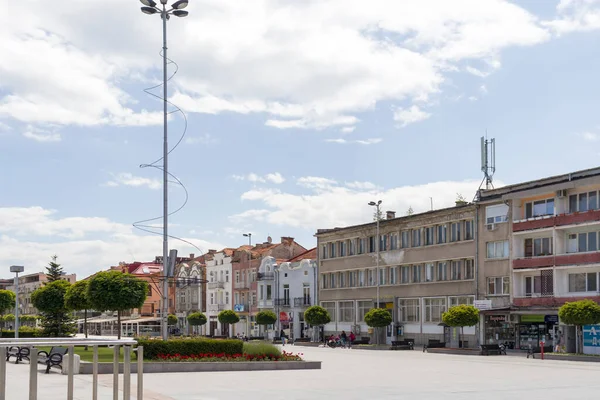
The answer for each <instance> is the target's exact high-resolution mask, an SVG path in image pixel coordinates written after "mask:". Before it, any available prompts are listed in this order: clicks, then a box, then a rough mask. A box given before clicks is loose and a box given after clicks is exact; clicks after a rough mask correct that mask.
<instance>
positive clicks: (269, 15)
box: [0, 0, 600, 275]
mask: <svg viewBox="0 0 600 400" xmlns="http://www.w3.org/2000/svg"><path fill="white" fill-rule="evenodd" d="M117 1H118V3H117ZM55 3H56V4H55V7H54V9H53V10H48V9H47V7H41V4H42V2H41V1H38V0H35V1H34V0H32V1H30V2H28V3H27V5H25V4H24V2H12V3H11V4H10V5H8V12H5V13H3V15H2V16H0V48H1V49H2V52H3V54H5V55H7V57H2V59H1V60H0V139H1V140H0V151H1V152H2V157H1V158H0V160H1V162H2V164H1V167H2V170H3V171H4V173H3V174H0V185H1V187H2V188H3V189H4V190H2V192H1V196H0V265H5V266H9V265H11V264H24V265H25V266H26V268H27V270H28V271H30V272H33V271H38V270H41V269H42V268H43V266H44V265H45V264H46V263H47V262H48V261H49V259H50V256H51V255H52V254H55V253H56V254H58V256H59V258H60V260H61V261H62V263H63V265H64V267H65V269H67V270H69V271H71V272H77V273H78V274H80V275H86V274H89V273H92V272H94V271H96V270H98V269H103V268H107V267H109V266H110V265H115V264H116V263H118V262H119V261H133V260H141V261H144V260H150V259H152V258H153V256H154V255H159V254H160V253H161V241H160V237H158V236H152V235H146V234H144V233H141V232H139V231H137V230H135V229H133V228H132V227H131V223H132V222H134V221H137V220H140V219H144V218H149V217H154V216H159V215H161V204H162V203H161V202H162V192H161V190H160V188H161V186H160V185H161V181H160V179H161V174H160V172H159V171H158V170H154V169H140V168H139V165H140V164H143V163H148V162H151V161H154V160H155V159H157V158H159V157H160V155H161V151H162V147H161V146H162V125H161V123H162V120H161V104H160V103H159V102H157V101H155V100H154V99H152V98H151V97H150V96H148V95H146V94H145V93H144V92H143V88H145V87H148V86H152V85H153V84H155V83H156V82H157V80H158V79H160V77H161V70H160V65H161V64H160V58H159V57H158V51H159V49H160V40H161V37H160V34H161V31H160V19H159V18H158V17H156V16H154V17H149V16H145V15H143V14H141V13H140V12H139V6H140V4H139V3H138V2H136V1H134V0H131V1H128V2H123V1H122V0H107V1H105V4H104V3H103V4H104V5H105V6H104V7H102V9H101V10H100V9H98V8H97V7H96V6H95V3H93V2H87V1H86V2H81V4H80V3H79V2H77V3H76V4H75V5H73V4H71V3H72V2H67V1H66V0H59V1H57V2H55ZM36 5H40V6H39V7H36ZM117 5H118V6H117ZM188 10H189V12H190V16H189V17H188V18H186V19H173V20H171V21H170V22H169V38H170V56H171V57H172V58H173V59H174V60H175V61H176V62H177V63H178V64H179V66H180V70H179V73H178V74H177V75H176V76H175V78H174V79H173V80H172V81H171V85H170V91H169V96H170V99H171V100H172V101H174V102H175V103H177V104H178V105H179V106H181V107H182V108H183V109H184V110H185V111H186V114H187V116H188V121H189V125H188V131H187V134H186V137H185V138H184V140H183V142H182V144H181V145H180V146H179V147H178V148H177V149H176V150H175V151H174V152H173V153H172V155H171V158H170V171H171V172H172V173H173V174H175V175H176V176H177V177H178V178H180V179H181V180H182V181H183V182H184V183H185V185H186V187H187V189H188V191H189V196H190V197H189V202H188V204H187V206H186V207H185V208H184V209H183V210H182V211H181V212H179V213H178V214H176V215H175V216H173V217H172V219H171V223H172V224H173V225H172V227H171V232H172V234H174V235H176V236H179V237H183V238H185V239H186V240H189V241H191V242H193V243H194V244H195V245H197V246H198V247H199V248H200V249H201V250H203V251H205V250H207V249H209V248H216V249H218V248H222V247H225V246H238V245H241V244H244V243H245V240H246V239H245V238H243V237H242V233H244V232H252V233H253V239H254V241H264V240H266V237H267V235H271V236H272V237H273V238H274V240H278V239H279V237H280V236H293V237H295V238H296V239H297V240H298V241H299V242H300V243H301V244H302V245H304V246H305V247H307V248H310V247H312V246H314V245H315V243H316V242H315V239H314V237H313V236H312V235H313V234H314V232H315V231H316V229H317V228H329V227H333V226H342V225H347V224H354V223H361V222H365V221H368V220H370V219H371V218H372V210H370V209H369V207H368V206H367V205H366V203H367V202H368V201H370V200H377V199H381V200H383V202H384V203H383V204H384V208H385V209H386V210H387V209H391V210H395V211H397V212H398V213H399V214H402V213H404V212H405V211H406V209H408V207H409V206H411V207H413V209H414V210H415V211H417V212H418V211H425V210H427V209H428V208H429V204H430V200H429V198H430V197H433V201H434V207H436V208H439V207H444V206H448V205H451V204H452V203H453V201H454V199H455V198H456V193H461V194H463V195H464V196H465V197H467V198H472V196H473V195H474V193H475V191H476V189H477V187H478V184H479V181H480V180H481V177H482V176H481V173H480V170H479V137H480V136H482V135H484V134H485V132H486V130H487V132H488V135H489V137H494V138H496V142H497V172H496V176H495V181H496V184H497V185H502V184H506V183H514V182H519V181H524V180H530V179H536V178H540V177H544V176H548V175H552V174H559V173H563V172H568V171H574V170H578V169H584V168H589V167H594V166H597V162H596V159H597V158H598V156H600V151H599V146H598V145H599V144H600V120H599V119H598V117H597V114H596V113H595V112H594V111H595V110H597V109H598V105H599V104H598V103H599V101H598V96H597V93H599V92H600V81H599V80H598V78H597V71H598V70H599V67H600V65H599V64H600V55H599V53H598V51H597V44H598V43H599V39H600V22H599V21H600V1H594V0H585V1H584V0H581V1H570V0H563V1H560V2H559V1H543V2H542V1H523V2H505V1H500V0H497V1H491V0H490V1H474V0H464V1H453V2H445V1H441V0H440V1H435V0H429V1H422V2H418V4H417V2H397V1H391V0H390V1H385V0H380V1H374V2H368V3H367V2H361V1H354V2H347V1H340V0H328V1H322V2H303V3H296V2H277V1H266V0H265V1H258V0H257V1H247V2H244V3H240V2H233V1H230V2H227V1H225V2H223V1H217V0H206V1H201V0H196V1H192V2H190V6H189V7H188ZM92 11H93V13H92ZM14 15H19V16H20V17H19V18H18V19H14V17H13V16H14ZM92 15H93V18H92ZM169 129H170V141H171V143H172V144H174V143H175V142H176V140H178V139H179V137H180V136H181V134H182V129H183V124H182V119H181V118H180V116H179V115H177V114H173V116H172V118H171V120H170V123H169ZM170 199H171V201H172V204H173V206H175V205H177V206H178V205H179V204H181V201H182V200H183V192H182V191H181V190H180V189H178V188H177V187H173V188H172V189H171V190H170ZM171 247H176V248H178V249H179V250H180V253H184V254H186V253H191V252H194V253H196V254H198V253H199V251H198V250H197V249H194V248H192V247H190V246H187V245H183V244H180V243H177V242H175V241H173V242H171ZM5 275H8V274H5Z"/></svg>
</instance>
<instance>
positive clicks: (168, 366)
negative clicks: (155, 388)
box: [80, 361, 321, 374]
mask: <svg viewBox="0 0 600 400" xmlns="http://www.w3.org/2000/svg"><path fill="white" fill-rule="evenodd" d="M304 369H321V361H250V362H158V361H157V362H145V363H144V373H145V374H146V373H148V374H152V373H166V372H217V371H283V370H304ZM119 372H120V373H122V372H123V363H120V364H119ZM131 372H132V373H136V372H137V363H135V362H132V363H131ZM80 373H81V374H92V373H93V370H92V363H91V362H82V363H81V366H80ZM98 373H99V374H112V373H113V363H98Z"/></svg>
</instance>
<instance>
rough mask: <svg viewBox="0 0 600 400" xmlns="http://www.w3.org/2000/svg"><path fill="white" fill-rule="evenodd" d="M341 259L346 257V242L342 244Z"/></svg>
mask: <svg viewBox="0 0 600 400" xmlns="http://www.w3.org/2000/svg"><path fill="white" fill-rule="evenodd" d="M340 257H346V241H342V242H340Z"/></svg>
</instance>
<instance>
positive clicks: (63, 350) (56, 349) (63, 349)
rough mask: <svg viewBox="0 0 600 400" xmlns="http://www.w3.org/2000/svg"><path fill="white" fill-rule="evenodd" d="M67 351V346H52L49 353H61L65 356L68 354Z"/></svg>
mask: <svg viewBox="0 0 600 400" xmlns="http://www.w3.org/2000/svg"><path fill="white" fill-rule="evenodd" d="M67 351H69V349H68V348H67V347H52V348H51V349H50V353H48V355H49V356H51V355H52V354H60V355H61V356H64V355H65V354H67Z"/></svg>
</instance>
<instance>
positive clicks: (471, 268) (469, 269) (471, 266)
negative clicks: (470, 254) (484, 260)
mask: <svg viewBox="0 0 600 400" xmlns="http://www.w3.org/2000/svg"><path fill="white" fill-rule="evenodd" d="M474 278H475V262H474V260H465V279H474Z"/></svg>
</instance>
